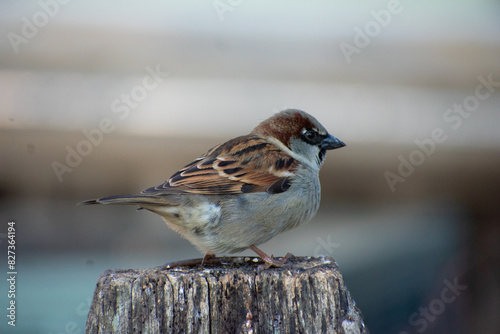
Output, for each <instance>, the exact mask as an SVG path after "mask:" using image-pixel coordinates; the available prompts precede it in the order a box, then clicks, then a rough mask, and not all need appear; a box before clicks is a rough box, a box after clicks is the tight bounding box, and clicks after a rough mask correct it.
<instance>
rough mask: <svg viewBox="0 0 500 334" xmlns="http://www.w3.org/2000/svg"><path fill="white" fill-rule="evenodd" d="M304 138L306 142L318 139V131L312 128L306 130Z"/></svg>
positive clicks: (313, 141)
mask: <svg viewBox="0 0 500 334" xmlns="http://www.w3.org/2000/svg"><path fill="white" fill-rule="evenodd" d="M304 138H305V139H306V141H307V142H309V143H311V144H313V143H315V142H316V140H317V139H318V133H317V132H316V131H313V130H307V131H305V132H304Z"/></svg>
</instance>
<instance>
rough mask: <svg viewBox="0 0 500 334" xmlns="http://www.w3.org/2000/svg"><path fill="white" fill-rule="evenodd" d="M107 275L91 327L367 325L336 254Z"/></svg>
mask: <svg viewBox="0 0 500 334" xmlns="http://www.w3.org/2000/svg"><path fill="white" fill-rule="evenodd" d="M227 259H229V261H228V262H230V263H224V262H222V263H219V264H218V265H210V266H204V267H201V266H194V267H179V268H173V269H160V268H154V269H147V270H114V271H106V272H105V273H103V274H102V275H101V277H100V278H99V281H98V283H97V287H96V289H95V292H94V298H93V301H92V305H91V307H90V312H89V315H88V318H87V330H86V332H87V333H89V334H90V333H92V334H94V333H256V334H257V333H368V329H367V328H366V327H365V325H364V323H363V319H362V316H361V312H360V311H359V310H358V309H357V308H356V306H355V304H354V301H353V300H352V299H351V296H350V294H349V291H348V290H347V288H346V286H345V285H344V280H343V278H342V275H341V274H340V271H339V269H338V267H337V264H336V263H335V261H334V260H333V259H331V258H328V257H326V258H310V257H293V258H291V259H290V260H289V262H288V263H287V265H285V266H283V267H281V268H269V269H265V270H259V269H258V267H259V265H258V264H257V263H254V262H253V258H243V257H237V258H227Z"/></svg>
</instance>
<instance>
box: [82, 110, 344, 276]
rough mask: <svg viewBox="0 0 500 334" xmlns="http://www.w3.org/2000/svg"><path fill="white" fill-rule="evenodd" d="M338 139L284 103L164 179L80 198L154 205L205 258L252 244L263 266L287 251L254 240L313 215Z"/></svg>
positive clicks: (274, 262) (265, 238)
mask: <svg viewBox="0 0 500 334" xmlns="http://www.w3.org/2000/svg"><path fill="white" fill-rule="evenodd" d="M343 146H345V144H344V143H343V142H342V141H340V140H339V139H338V138H336V137H334V136H332V135H330V134H329V133H328V131H326V129H325V128H324V127H323V126H322V125H321V124H320V123H319V122H318V121H317V120H316V119H315V118H314V117H313V116H311V115H309V114H308V113H306V112H304V111H301V110H297V109H287V110H283V111H281V112H279V113H276V114H274V115H273V116H271V117H270V118H268V119H266V120H264V121H263V122H262V123H260V124H259V125H258V126H257V127H255V128H254V129H253V130H252V132H250V134H248V135H245V136H240V137H236V138H234V139H231V140H229V141H227V142H225V143H223V144H220V145H217V146H215V147H214V148H212V149H210V150H209V151H208V152H207V153H206V154H205V155H203V156H202V157H200V158H198V159H196V160H194V161H193V162H191V163H190V164H188V165H186V166H185V167H183V168H181V169H180V170H179V171H178V172H176V173H175V174H174V175H172V176H171V177H170V178H169V179H168V180H167V181H165V182H164V183H163V184H160V185H158V186H156V187H151V188H147V189H145V190H143V191H142V192H141V193H140V194H134V195H118V196H109V197H103V198H98V199H93V200H88V201H85V202H83V203H82V204H132V205H138V206H139V208H140V209H146V210H149V211H152V212H154V213H157V214H159V215H160V216H161V217H163V219H164V220H165V222H166V223H167V225H168V226H169V227H170V228H171V229H172V230H174V231H176V232H178V233H180V234H181V235H182V236H183V237H184V238H186V239H187V240H189V241H190V242H191V243H192V244H193V245H195V246H196V247H197V248H198V249H199V250H200V251H202V252H203V253H204V254H205V257H204V259H203V261H202V264H203V263H204V262H205V261H207V260H208V259H210V258H212V257H215V254H217V253H226V252H229V253H235V252H239V251H242V250H245V249H247V248H250V249H252V250H253V251H254V252H256V253H257V254H258V255H259V256H260V257H261V258H262V259H263V260H264V262H265V263H266V266H267V267H269V266H277V267H279V266H282V265H283V264H284V263H285V262H286V261H287V259H288V256H289V254H287V255H286V256H285V257H283V258H282V259H281V260H279V259H277V258H274V257H273V256H268V255H267V254H265V253H264V252H263V251H261V250H260V249H258V248H257V245H260V244H263V243H265V242H267V241H268V240H270V239H271V238H273V237H274V236H276V235H277V234H279V233H281V232H284V231H287V230H289V229H291V228H294V227H296V226H298V225H299V224H302V223H306V222H308V221H309V220H311V218H312V217H314V215H315V214H316V212H317V211H318V208H319V203H320V196H321V194H320V182H319V169H320V167H321V165H322V163H323V160H324V158H325V154H326V151H327V150H333V149H336V148H340V147H343Z"/></svg>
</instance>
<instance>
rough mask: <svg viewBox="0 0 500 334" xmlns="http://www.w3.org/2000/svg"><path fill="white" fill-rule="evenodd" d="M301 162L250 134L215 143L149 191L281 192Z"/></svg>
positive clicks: (167, 192) (286, 188) (213, 192)
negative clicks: (203, 153)
mask: <svg viewBox="0 0 500 334" xmlns="http://www.w3.org/2000/svg"><path fill="white" fill-rule="evenodd" d="M297 166H298V162H297V161H296V160H295V159H293V158H292V157H291V156H289V155H288V154H286V153H285V152H283V151H282V150H280V149H279V148H278V147H277V146H275V145H273V144H271V143H269V142H266V141H265V140H264V139H263V138H260V137H258V136H253V135H248V136H242V137H238V138H235V139H232V140H230V141H228V142H226V143H223V144H220V145H218V146H215V147H214V148H212V149H211V150H209V151H208V152H207V154H206V155H205V156H203V157H201V158H198V159H196V160H195V161H193V162H191V163H190V164H188V165H186V166H185V167H184V168H182V169H180V170H179V171H178V172H177V173H175V174H174V175H172V176H171V177H170V179H168V180H167V181H166V182H165V183H163V184H161V185H159V186H156V187H153V188H148V189H145V190H144V191H143V193H145V194H158V195H161V194H162V193H163V194H171V193H191V194H205V195H224V194H241V193H250V192H264V191H267V192H269V193H273V194H274V193H280V192H284V191H286V190H288V188H289V187H290V180H289V177H290V176H292V175H293V174H294V172H295V170H296V169H297Z"/></svg>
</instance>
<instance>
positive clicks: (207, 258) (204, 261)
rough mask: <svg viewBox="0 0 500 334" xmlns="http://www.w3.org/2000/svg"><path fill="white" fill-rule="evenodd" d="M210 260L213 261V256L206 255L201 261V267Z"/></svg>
mask: <svg viewBox="0 0 500 334" xmlns="http://www.w3.org/2000/svg"><path fill="white" fill-rule="evenodd" d="M210 259H215V254H210V253H206V254H205V256H204V257H203V260H201V265H204V264H205V263H206V262H207V261H208V260H210Z"/></svg>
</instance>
